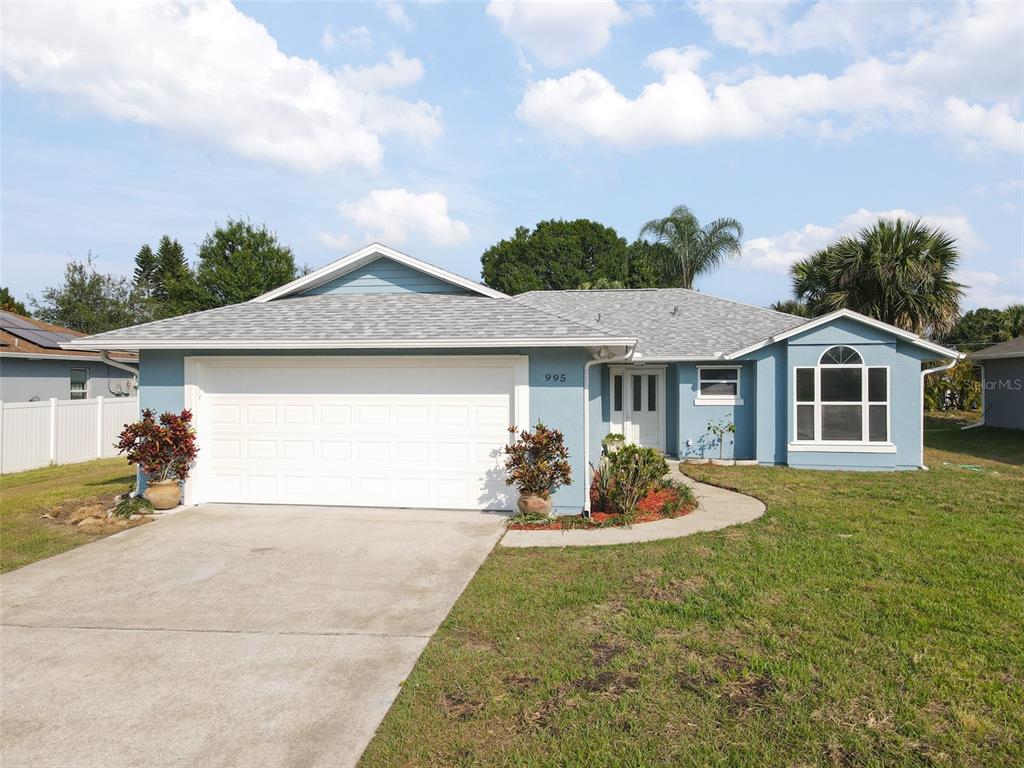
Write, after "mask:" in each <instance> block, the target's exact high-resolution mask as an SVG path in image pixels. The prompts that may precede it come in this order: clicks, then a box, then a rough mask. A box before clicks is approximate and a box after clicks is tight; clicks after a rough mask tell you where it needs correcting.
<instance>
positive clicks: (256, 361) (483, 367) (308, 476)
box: [186, 357, 528, 509]
mask: <svg viewBox="0 0 1024 768" xmlns="http://www.w3.org/2000/svg"><path fill="white" fill-rule="evenodd" d="M186 366H187V371H188V373H187V376H188V379H189V380H190V382H191V383H192V384H193V385H194V386H192V387H189V388H188V398H189V399H191V400H192V401H193V403H194V405H196V406H197V408H196V410H197V414H196V426H197V431H198V433H199V446H200V453H199V461H198V463H197V466H196V471H195V473H194V479H193V481H192V483H191V488H190V489H186V493H187V494H188V496H189V497H190V498H191V501H192V503H199V502H202V501H214V502H245V503H260V504H267V503H287V504H331V505H344V506H384V507H437V508H468V509H474V508H477V509H479V508H485V509H510V508H511V507H512V505H513V502H514V497H513V496H512V495H511V494H510V490H509V488H508V486H506V485H505V482H504V472H503V470H502V456H501V449H502V447H503V446H505V445H506V444H507V443H508V437H509V435H508V426H509V425H510V424H513V423H517V421H519V422H520V423H527V420H528V419H527V414H526V408H527V403H526V392H527V386H526V380H525V379H526V370H527V369H526V358H522V357H487V358H479V357H472V358H467V357H462V358H437V357H433V358H425V357H416V358H408V357H407V358H381V357H376V358H372V357H359V358H337V357H335V358H323V357H288V358H278V357H275V358H244V359H240V358H189V359H188V361H187V363H186ZM517 408H518V411H517ZM517 415H518V416H519V417H520V418H519V419H518V420H517V418H516V417H517Z"/></svg>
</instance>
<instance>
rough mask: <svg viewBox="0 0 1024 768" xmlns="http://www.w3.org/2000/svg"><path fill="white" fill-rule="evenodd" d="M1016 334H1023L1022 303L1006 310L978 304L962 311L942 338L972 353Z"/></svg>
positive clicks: (944, 341)
mask: <svg viewBox="0 0 1024 768" xmlns="http://www.w3.org/2000/svg"><path fill="white" fill-rule="evenodd" d="M1018 336H1024V304H1011V305H1010V306H1008V307H1007V308H1006V309H989V308H987V307H981V308H980V309H972V310H970V311H969V312H965V313H964V315H963V317H961V318H959V319H958V320H957V321H956V323H954V325H953V327H952V328H951V329H950V330H949V333H947V334H945V335H944V336H943V337H942V341H943V343H944V344H948V345H950V346H954V347H956V348H957V349H959V350H960V351H962V352H974V351H976V350H979V349H982V348H983V347H990V346H992V345H993V344H998V343H999V342H1001V341H1009V340H1010V339H1015V338H1017V337H1018Z"/></svg>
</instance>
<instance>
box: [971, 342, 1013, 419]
mask: <svg viewBox="0 0 1024 768" xmlns="http://www.w3.org/2000/svg"><path fill="white" fill-rule="evenodd" d="M969 357H970V360H971V361H972V362H975V363H977V364H978V366H979V367H980V368H981V414H982V423H983V424H985V425H987V426H990V427H1008V428H1009V429H1024V336H1021V337H1019V338H1016V339H1011V340H1010V341H1004V342H1002V343H1001V344H995V345H993V346H991V347H985V349H980V350H978V351H977V352H972V353H971V354H970V356H969Z"/></svg>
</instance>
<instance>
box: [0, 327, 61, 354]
mask: <svg viewBox="0 0 1024 768" xmlns="http://www.w3.org/2000/svg"><path fill="white" fill-rule="evenodd" d="M0 328H2V329H3V330H5V331H7V332H8V333H10V334H12V335H14V336H17V337H18V338H19V339H24V340H25V341H30V342H32V343H33V344H35V345H36V346H39V347H44V348H46V349H60V345H61V344H62V343H63V342H65V341H70V340H71V339H73V338H74V336H72V335H71V334H70V333H59V332H57V331H40V330H38V329H36V328H32V329H26V328H17V327H12V326H8V325H7V324H6V323H4V324H0Z"/></svg>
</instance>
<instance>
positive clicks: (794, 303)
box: [768, 299, 811, 317]
mask: <svg viewBox="0 0 1024 768" xmlns="http://www.w3.org/2000/svg"><path fill="white" fill-rule="evenodd" d="M768 309H772V310H774V311H776V312H784V313H785V314H787V315H796V316H797V317H810V316H811V315H810V313H809V312H808V311H807V305H806V304H804V303H803V302H802V301H800V300H799V299H782V300H780V301H775V302H772V303H771V305H770V306H769V307H768Z"/></svg>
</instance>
